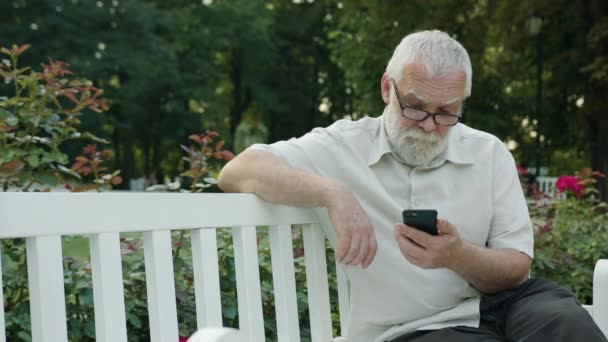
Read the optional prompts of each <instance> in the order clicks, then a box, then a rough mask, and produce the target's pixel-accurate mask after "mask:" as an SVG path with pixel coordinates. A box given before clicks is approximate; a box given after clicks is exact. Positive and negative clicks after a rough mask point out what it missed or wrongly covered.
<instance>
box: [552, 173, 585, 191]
mask: <svg viewBox="0 0 608 342" xmlns="http://www.w3.org/2000/svg"><path fill="white" fill-rule="evenodd" d="M555 187H556V188H557V191H559V192H564V191H566V190H567V189H570V190H572V192H574V194H576V196H580V195H581V194H582V191H583V186H582V185H581V184H580V182H579V180H578V178H576V177H574V176H561V177H559V178H558V179H557V182H556V183H555Z"/></svg>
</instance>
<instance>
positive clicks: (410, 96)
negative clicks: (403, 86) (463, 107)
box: [403, 88, 463, 106]
mask: <svg viewBox="0 0 608 342" xmlns="http://www.w3.org/2000/svg"><path fill="white" fill-rule="evenodd" d="M403 96H405V99H406V100H410V101H411V100H414V101H419V102H424V103H429V102H432V101H433V100H435V99H429V98H428V97H426V96H424V95H422V94H420V93H419V92H417V91H416V89H415V88H410V89H408V91H407V92H406V93H404V94H403ZM462 100H463V97H460V96H455V97H450V98H448V99H446V100H443V101H441V103H440V105H441V106H447V105H451V104H453V103H456V102H459V101H462Z"/></svg>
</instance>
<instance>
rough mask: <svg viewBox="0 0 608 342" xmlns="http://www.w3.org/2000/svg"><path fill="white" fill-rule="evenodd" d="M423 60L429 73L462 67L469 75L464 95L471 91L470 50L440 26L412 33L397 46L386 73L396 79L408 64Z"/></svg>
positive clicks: (401, 74)
mask: <svg viewBox="0 0 608 342" xmlns="http://www.w3.org/2000/svg"><path fill="white" fill-rule="evenodd" d="M410 63H421V64H423V65H424V66H425V68H426V72H427V74H428V76H429V77H433V76H434V75H441V74H444V73H447V72H450V71H454V70H458V71H463V72H464V73H465V75H466V81H465V97H468V96H470V95H471V80H472V74H473V70H472V68H471V60H470V59H469V54H468V53H467V50H465V48H464V47H463V46H462V45H461V44H460V43H459V42H458V41H456V39H454V38H452V37H450V36H449V35H448V34H447V33H445V32H443V31H439V30H433V31H420V32H416V33H412V34H409V35H407V36H405V38H403V39H402V40H401V43H399V45H397V48H395V52H393V56H392V57H391V59H390V60H389V61H388V65H387V66H386V73H387V74H388V76H389V77H391V78H392V79H394V80H395V81H399V80H401V79H402V78H403V73H404V68H405V65H406V64H410Z"/></svg>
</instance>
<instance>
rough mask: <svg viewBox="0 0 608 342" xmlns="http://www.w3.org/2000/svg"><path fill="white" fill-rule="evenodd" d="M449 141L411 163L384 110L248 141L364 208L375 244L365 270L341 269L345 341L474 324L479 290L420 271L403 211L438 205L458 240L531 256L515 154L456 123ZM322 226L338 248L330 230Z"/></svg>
mask: <svg viewBox="0 0 608 342" xmlns="http://www.w3.org/2000/svg"><path fill="white" fill-rule="evenodd" d="M447 139H449V140H448V144H447V148H446V150H445V152H444V153H443V155H441V156H439V157H437V158H436V159H435V160H434V161H433V163H432V166H431V167H415V168H411V167H408V166H407V165H404V164H402V163H400V162H399V161H398V160H397V159H396V158H395V156H394V155H393V153H392V152H391V149H390V145H389V140H388V137H387V134H386V130H385V128H384V120H383V116H380V117H378V118H364V119H361V120H358V121H349V120H340V121H337V122H335V123H334V124H333V125H331V126H329V127H327V128H315V129H314V130H313V131H312V132H310V133H308V134H306V135H304V136H303V137H301V138H298V139H295V138H294V139H290V140H289V141H280V142H277V143H275V144H272V145H260V144H258V145H253V146H252V147H251V148H253V149H256V150H263V151H268V152H271V153H273V154H275V155H277V156H279V157H281V158H282V159H284V160H286V161H287V162H288V163H289V164H291V165H292V166H294V167H297V168H300V169H304V170H308V171H310V172H313V173H316V174H318V175H320V176H324V177H328V178H331V179H335V180H338V181H340V182H343V183H344V184H346V185H348V187H349V188H350V189H351V190H352V191H353V193H354V194H355V196H356V198H357V199H358V200H359V203H360V204H361V206H362V208H363V210H364V211H365V212H366V213H367V215H368V218H369V220H370V223H371V225H372V226H373V229H374V233H375V236H376V239H377V242H378V251H377V254H376V257H375V259H374V260H373V262H372V263H371V265H370V266H369V267H368V268H367V269H362V268H361V267H360V266H347V267H345V271H346V274H347V277H348V280H349V285H350V302H351V313H350V322H349V328H348V331H347V334H346V335H347V338H348V341H350V342H370V341H377V342H379V341H385V340H388V339H391V338H394V337H396V336H399V335H401V334H404V333H406V332H411V331H414V330H428V329H439V328H444V327H450V326H457V325H461V326H473V327H477V326H479V302H480V296H479V292H478V291H476V290H475V289H473V288H472V287H471V286H470V285H469V284H468V283H467V282H466V281H465V280H464V279H463V278H462V277H461V276H459V275H458V274H456V273H455V272H453V271H451V270H448V269H430V270H427V269H422V268H420V267H418V266H415V265H413V264H410V263H409V262H408V261H407V260H406V259H405V258H404V257H403V255H402V254H401V253H400V251H399V247H398V245H397V242H396V241H395V238H394V233H393V232H394V228H393V226H394V224H395V223H397V222H401V221H402V217H401V212H402V211H403V210H404V209H436V210H437V211H438V214H439V217H440V218H444V219H447V220H448V221H450V222H451V223H452V224H454V226H455V227H456V229H457V230H458V233H459V234H460V237H461V238H462V239H464V240H467V241H469V242H471V243H474V244H476V245H479V246H487V247H489V248H500V247H506V248H513V249H516V250H519V251H521V252H523V253H525V254H527V255H529V256H530V257H533V235H532V224H531V222H530V217H529V215H528V208H527V206H526V201H525V199H524V195H523V192H522V189H521V186H520V183H519V179H518V175H517V170H516V168H515V162H514V160H513V157H512V155H511V153H510V152H509V151H508V149H507V148H506V147H505V145H504V144H503V143H502V142H501V141H500V140H499V139H498V138H496V137H495V136H493V135H491V134H488V133H484V132H481V131H478V130H475V129H472V128H470V127H467V126H466V125H464V124H457V125H456V126H454V127H452V128H451V129H450V132H449V135H448V137H447ZM270 167H272V166H270ZM326 233H327V236H328V237H329V239H330V241H331V243H332V244H333V245H334V247H335V246H336V235H335V231H328V232H326ZM343 334H344V332H343Z"/></svg>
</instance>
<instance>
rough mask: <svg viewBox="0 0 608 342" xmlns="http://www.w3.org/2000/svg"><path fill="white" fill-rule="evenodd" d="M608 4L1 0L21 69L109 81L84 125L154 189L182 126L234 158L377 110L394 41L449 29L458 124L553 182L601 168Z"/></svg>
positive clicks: (171, 167)
mask: <svg viewBox="0 0 608 342" xmlns="http://www.w3.org/2000/svg"><path fill="white" fill-rule="evenodd" d="M607 13H608V3H607V2H605V1H601V0H578V1H571V0H568V1H566V0H555V1H548V0H544V1H534V2H533V1H498V0H459V1H455V0H454V1H451V0H430V1H429V0H424V1H421V0H410V1H358V0H351V1H338V0H289V1H288V0H281V1H279V0H265V1H262V0H232V1H219V0H202V1H194V0H2V1H1V2H0V45H2V46H7V47H8V46H11V45H12V44H18V45H20V44H31V48H30V49H29V50H28V51H27V52H26V53H24V54H23V55H22V56H21V57H20V64H21V65H29V66H33V67H34V68H35V69H36V68H38V69H40V67H39V66H40V63H41V62H44V63H48V61H49V59H53V60H61V61H66V62H68V63H69V64H70V67H69V68H70V70H72V71H74V73H75V74H78V75H83V76H85V77H86V78H88V79H90V80H92V81H93V83H94V84H96V85H97V86H99V87H100V88H103V89H104V91H105V92H104V97H105V98H106V99H107V100H108V103H109V105H110V109H109V111H107V112H105V113H103V114H97V113H93V112H91V113H87V114H86V115H85V116H84V117H83V126H84V128H85V129H86V130H89V131H91V132H93V133H94V134H96V135H98V136H100V137H103V138H106V139H107V140H108V141H110V142H111V143H110V144H108V145H107V146H105V147H107V148H110V149H112V150H113V151H114V154H113V159H112V163H113V168H118V169H120V170H121V171H122V176H123V178H124V179H127V180H133V179H142V178H144V177H145V178H148V179H149V178H155V179H156V180H157V181H158V182H162V180H163V178H165V177H169V178H171V177H174V176H176V175H179V174H180V172H182V171H183V170H184V168H185V166H184V161H183V160H182V155H183V152H182V151H181V150H180V148H179V145H180V144H184V143H186V142H187V139H188V136H189V135H190V134H196V133H202V132H205V131H206V130H213V131H217V132H219V134H220V136H221V137H223V138H224V139H225V140H226V146H227V147H228V148H229V149H231V150H232V151H234V152H235V153H238V152H240V151H241V150H242V149H243V148H245V147H246V146H247V145H249V144H251V143H253V142H274V141H277V140H281V139H288V138H290V137H294V136H300V135H302V134H304V133H306V132H308V131H310V130H311V129H312V128H313V127H316V126H326V125H329V124H331V123H332V122H333V121H335V120H337V119H341V118H344V117H349V118H352V119H357V118H361V117H363V116H378V115H380V114H381V113H382V110H383V107H384V105H383V102H382V100H381V97H380V92H379V82H380V77H381V75H382V73H383V72H384V69H385V66H386V63H387V61H388V59H389V58H390V56H391V54H392V51H393V49H394V47H395V46H396V45H397V44H398V43H399V41H400V40H401V38H403V37H404V36H405V35H407V34H408V33H411V32H413V31H416V30H422V29H431V28H436V29H440V30H445V31H447V32H448V33H450V34H451V35H452V36H453V37H454V38H456V39H457V40H459V41H460V42H461V43H462V44H463V45H464V46H465V48H467V50H468V51H469V54H470V56H471V60H472V63H473V90H472V96H471V98H470V99H469V100H467V103H466V108H465V114H464V120H463V122H464V123H466V124H467V125H470V126H472V127H475V128H478V129H481V130H485V131H488V132H491V133H493V134H495V135H497V136H498V137H500V138H501V139H502V140H503V141H504V142H505V143H506V144H507V146H508V147H509V149H510V150H511V151H512V152H513V154H514V155H515V157H516V161H517V163H518V164H519V165H520V166H521V170H522V172H523V173H528V174H531V175H537V173H539V174H540V175H549V176H560V175H563V174H572V173H573V172H574V171H575V170H579V169H581V168H583V167H591V168H592V169H594V170H599V171H602V172H604V173H607V172H608V152H606V151H604V148H605V147H606V146H608V113H607V111H606V108H608V103H607V96H606V95H608V93H607V92H606V90H607V88H608V63H607V58H608V19H606V14H607ZM6 83H8V82H6ZM10 92H11V90H10V89H9V88H8V87H7V86H6V85H4V84H3V85H2V86H0V94H2V95H6V94H9V95H10ZM72 152H73V153H76V152H77V151H72ZM130 184H132V183H130V182H123V183H122V184H121V185H120V187H123V188H128V187H129V186H130ZM606 188H607V187H606V184H605V181H604V180H600V189H601V192H602V197H603V198H604V199H605V198H606V196H607V191H606Z"/></svg>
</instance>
